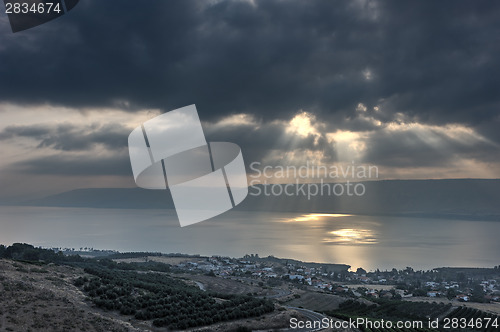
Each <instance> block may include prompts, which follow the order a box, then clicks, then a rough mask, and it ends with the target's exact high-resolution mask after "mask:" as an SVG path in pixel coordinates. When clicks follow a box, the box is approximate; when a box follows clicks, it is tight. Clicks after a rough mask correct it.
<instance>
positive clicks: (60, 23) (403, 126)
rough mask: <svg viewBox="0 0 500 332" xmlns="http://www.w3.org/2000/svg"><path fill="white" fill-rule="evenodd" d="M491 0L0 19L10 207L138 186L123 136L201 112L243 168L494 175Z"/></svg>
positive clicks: (0, 188)
mask: <svg viewBox="0 0 500 332" xmlns="http://www.w3.org/2000/svg"><path fill="white" fill-rule="evenodd" d="M499 53H500V3H498V2H497V1H439V2H436V1H418V2H417V1H413V2H403V1H369V0H353V1H329V0H328V1H299V0H288V1H266V0H261V1H259V0H254V1H242V0H232V1H229V0H225V1H218V0H217V1H186V0H179V1H129V0H108V1H97V0H85V1H83V0H82V1H81V2H80V3H79V4H78V5H77V6H76V7H75V8H74V9H73V10H72V11H71V12H69V13H67V14H65V15H63V16H62V17H60V18H57V19H56V20H54V21H51V22H49V23H46V24H43V25H41V26H38V27H35V28H33V29H30V30H26V31H22V32H18V33H12V31H11V29H10V26H9V22H8V18H7V16H6V14H5V13H4V11H2V12H1V13H0V153H1V155H2V157H1V158H0V202H2V201H4V202H7V201H10V200H19V199H21V200H22V199H31V198H34V197H39V196H43V195H47V194H51V193H57V192H62V191H65V190H71V189H76V188H88V187H134V186H135V184H134V181H133V178H132V172H131V168H130V161H129V157H128V149H127V137H128V134H129V133H130V132H131V131H132V130H133V129H134V128H136V127H137V126H140V125H141V123H142V122H144V121H146V120H148V119H151V118H153V117H155V116H157V115H159V114H162V113H164V112H167V111H170V110H173V109H176V108H180V107H183V106H187V105H191V104H196V106H197V109H198V112H199V116H200V119H201V120H202V123H203V128H204V131H205V134H206V137H207V140H208V141H229V142H234V143H237V144H238V145H239V146H240V147H241V149H242V151H243V157H244V159H245V163H246V164H247V167H248V165H249V164H250V163H252V162H259V163H260V164H261V165H262V166H265V165H284V166H288V165H295V166H300V165H304V164H306V163H308V162H309V163H315V164H317V165H320V164H321V165H334V164H352V163H356V164H367V165H376V166H377V167H378V169H379V178H380V179H441V178H499V177H500V167H499V166H500V153H499V148H500V131H499V130H498V129H499V128H500V94H499V93H498V91H499V87H500V57H499V56H498V54H499Z"/></svg>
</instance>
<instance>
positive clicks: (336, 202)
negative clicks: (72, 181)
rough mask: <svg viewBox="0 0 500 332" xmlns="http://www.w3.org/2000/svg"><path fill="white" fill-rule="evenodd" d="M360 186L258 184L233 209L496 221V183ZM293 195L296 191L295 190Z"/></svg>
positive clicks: (81, 192) (128, 201)
mask: <svg viewBox="0 0 500 332" xmlns="http://www.w3.org/2000/svg"><path fill="white" fill-rule="evenodd" d="M317 185H318V186H320V184H317ZM363 185H364V187H365V194H364V195H362V196H356V195H353V196H347V195H343V196H335V195H330V196H328V195H323V196H312V197H310V199H308V198H307V195H306V196H304V195H301V194H299V195H292V196H287V195H285V194H282V195H279V196H273V195H270V196H265V195H264V194H261V195H259V196H256V195H255V194H256V193H257V192H258V191H259V189H260V190H261V191H262V192H263V189H264V187H263V186H262V185H259V186H256V187H253V188H252V187H250V188H249V195H248V196H247V198H246V199H245V200H244V201H243V202H242V203H241V204H240V205H239V206H238V207H236V209H238V210H246V211H248V210H250V211H256V210H259V211H276V212H304V213H313V212H316V213H349V214H366V215H405V216H415V217H438V218H465V219H470V218H476V219H481V220H496V221H500V204H499V202H500V179H455V180H453V179H452V180H448V179H447V180H383V181H370V182H364V183H363ZM275 186H278V185H275ZM281 186H284V185H281ZM267 189H270V187H268V188H267ZM274 189H275V192H279V191H280V190H279V189H280V188H274ZM297 189H298V188H297V185H295V184H294V185H289V188H288V191H289V192H293V193H297ZM306 190H307V189H306ZM268 192H269V190H268ZM298 192H299V193H301V192H300V190H299V191H298ZM20 205H25V206H57V207H88V208H116V209H123V208H126V209H173V208H174V205H173V202H172V198H171V196H170V192H169V191H168V190H146V189H141V188H93V189H77V190H72V191H68V192H64V193H60V194H57V195H52V196H48V197H45V198H42V199H37V200H31V201H27V202H23V203H22V204H20Z"/></svg>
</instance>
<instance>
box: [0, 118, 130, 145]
mask: <svg viewBox="0 0 500 332" xmlns="http://www.w3.org/2000/svg"><path fill="white" fill-rule="evenodd" d="M129 133H130V129H129V128H126V127H123V126H122V125H120V124H106V125H99V124H95V125H90V126H84V127H82V126H76V125H75V124H62V125H55V126H48V125H29V126H27V125H23V126H20V125H11V126H7V127H6V128H5V129H4V130H2V131H0V141H1V140H6V139H12V138H18V137H28V138H32V139H34V140H35V141H37V142H38V144H37V146H38V148H42V147H50V148H52V149H55V150H63V151H81V150H90V149H92V148H94V147H95V146H96V145H101V146H103V147H104V148H107V149H110V150H114V149H123V148H126V147H127V136H128V134H129Z"/></svg>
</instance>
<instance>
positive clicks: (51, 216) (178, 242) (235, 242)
mask: <svg viewBox="0 0 500 332" xmlns="http://www.w3.org/2000/svg"><path fill="white" fill-rule="evenodd" d="M499 234H500V222H494V221H488V222H487V221H466V220H447V219H423V218H401V217H380V216H377V217H371V216H359V215H333V214H321V215H319V214H300V213H271V212H242V211H229V212H227V213H225V214H223V215H221V216H218V217H216V218H213V219H210V220H208V221H204V222H201V223H199V224H195V225H192V226H188V227H184V228H181V227H179V224H178V222H177V217H176V214H175V212H174V211H171V210H125V209H86V208H52V207H6V206H3V207H0V243H2V244H6V245H9V244H12V243H14V242H26V243H31V244H33V245H36V246H44V247H69V248H75V249H78V248H80V247H93V248H95V249H114V250H119V251H159V252H164V253H170V252H180V253H189V254H201V255H226V256H231V257H241V256H243V255H244V254H247V253H256V254H259V255H260V256H268V255H274V256H276V257H282V258H295V259H299V260H303V261H314V262H329V263H343V264H348V265H351V266H352V269H356V268H357V267H363V268H365V269H368V270H373V269H376V268H379V269H381V270H382V269H391V268H393V267H395V268H398V269H401V268H405V267H406V266H411V267H413V268H415V269H431V268H435V267H441V266H461V267H462V266H463V267H493V266H494V265H498V264H500V255H499V253H500V241H499Z"/></svg>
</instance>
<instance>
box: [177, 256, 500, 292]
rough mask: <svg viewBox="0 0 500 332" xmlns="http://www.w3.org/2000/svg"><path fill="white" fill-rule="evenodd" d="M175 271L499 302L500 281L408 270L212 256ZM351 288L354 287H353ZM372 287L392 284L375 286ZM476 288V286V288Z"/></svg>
mask: <svg viewBox="0 0 500 332" xmlns="http://www.w3.org/2000/svg"><path fill="white" fill-rule="evenodd" d="M177 268H180V269H188V270H198V271H202V272H205V273H211V274H212V273H213V274H214V275H217V276H220V277H230V276H232V277H245V278H252V279H255V280H258V281H262V282H266V281H269V280H272V279H276V280H277V279H280V280H282V281H286V282H290V283H295V284H297V285H304V286H310V287H314V288H318V289H321V290H324V291H327V292H332V293H335V294H346V295H350V296H356V297H361V296H366V297H372V298H386V299H392V298H405V297H411V296H427V297H431V298H432V297H448V298H450V299H451V298H455V299H457V300H459V301H464V302H467V301H471V300H474V296H473V295H474V294H473V293H474V289H476V291H477V288H478V287H479V286H480V287H481V288H482V292H483V294H482V296H483V297H482V298H483V299H484V300H485V301H487V302H490V301H500V280H497V279H495V278H493V279H488V280H482V281H478V280H471V279H469V280H462V281H461V282H458V281H454V280H441V279H443V278H442V276H441V275H440V274H439V272H438V271H427V272H422V271H413V269H411V268H407V269H406V270H400V271H397V270H396V269H393V270H392V271H383V272H381V271H378V270H377V271H375V272H366V271H365V270H363V269H358V270H357V271H356V272H352V271H347V270H337V271H329V270H328V269H326V268H324V267H323V266H321V265H320V264H317V266H316V267H311V266H303V265H300V264H296V263H287V262H285V263H275V262H270V261H267V260H266V259H257V260H256V259H235V258H230V257H221V256H212V257H209V258H201V257H200V258H199V259H198V260H196V261H187V262H183V263H180V264H178V265H177ZM353 285H356V286H355V287H353ZM375 285H377V286H379V285H391V286H394V287H391V288H390V289H388V287H376V286H375ZM478 285H479V286H478Z"/></svg>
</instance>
